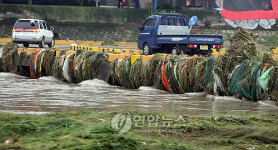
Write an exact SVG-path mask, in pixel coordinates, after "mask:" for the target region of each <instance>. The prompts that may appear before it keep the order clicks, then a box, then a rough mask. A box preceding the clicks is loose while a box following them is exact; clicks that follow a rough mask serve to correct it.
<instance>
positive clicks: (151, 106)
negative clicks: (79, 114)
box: [0, 73, 278, 115]
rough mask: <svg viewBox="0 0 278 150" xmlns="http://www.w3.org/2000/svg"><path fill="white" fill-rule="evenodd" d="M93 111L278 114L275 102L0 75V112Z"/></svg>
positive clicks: (88, 82) (101, 82)
mask: <svg viewBox="0 0 278 150" xmlns="http://www.w3.org/2000/svg"><path fill="white" fill-rule="evenodd" d="M80 109H89V110H94V111H158V112H167V113H174V114H190V115H191V114H193V115H212V114H214V115H216V114H225V113H229V112H250V111H251V112H254V113H278V107H277V106H276V105H275V104H274V102H272V101H267V100H264V101H260V102H247V101H241V100H238V99H235V98H233V97H216V96H208V95H206V94H205V93H188V94H169V93H167V92H165V91H161V90H157V89H155V88H152V87H140V88H139V89H136V90H129V89H125V88H122V87H118V86H111V85H109V84H107V83H105V82H103V81H100V80H90V81H84V82H82V83H80V84H69V83H65V82H61V81H59V80H58V79H56V78H54V77H41V78H40V79H30V78H27V77H23V76H19V75H15V74H12V73H0V110H1V112H11V113H35V114H41V113H47V112H61V111H68V110H80Z"/></svg>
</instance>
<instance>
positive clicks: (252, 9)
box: [216, 0, 278, 29]
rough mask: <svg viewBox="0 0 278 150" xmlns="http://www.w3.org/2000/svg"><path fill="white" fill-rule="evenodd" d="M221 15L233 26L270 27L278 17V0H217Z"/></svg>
mask: <svg viewBox="0 0 278 150" xmlns="http://www.w3.org/2000/svg"><path fill="white" fill-rule="evenodd" d="M216 4H217V6H218V7H219V8H221V12H220V13H221V15H222V16H223V17H224V18H225V21H226V22H227V23H228V24H230V25H231V26H232V27H234V28H236V27H241V28H246V29H255V28H256V27H257V26H258V25H260V26H261V27H263V28H265V29H270V28H271V26H272V25H274V24H275V23H276V20H275V19H278V0H216Z"/></svg>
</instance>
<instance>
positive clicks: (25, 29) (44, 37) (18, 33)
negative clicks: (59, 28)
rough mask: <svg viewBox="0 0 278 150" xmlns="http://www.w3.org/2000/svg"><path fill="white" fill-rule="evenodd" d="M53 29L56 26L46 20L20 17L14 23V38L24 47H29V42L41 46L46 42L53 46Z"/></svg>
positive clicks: (15, 41) (14, 40)
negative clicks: (50, 24)
mask: <svg viewBox="0 0 278 150" xmlns="http://www.w3.org/2000/svg"><path fill="white" fill-rule="evenodd" d="M53 30H54V28H53V27H52V26H49V25H48V24H47V23H46V21H44V20H38V19H19V20H17V21H16V23H15V25H14V28H13V33H12V40H13V42H14V43H19V44H23V46H24V47H28V46H29V44H39V47H40V48H43V47H44V45H45V44H47V45H48V47H53V46H54V45H55V41H54V34H53V32H52V31H53Z"/></svg>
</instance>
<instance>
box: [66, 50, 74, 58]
mask: <svg viewBox="0 0 278 150" xmlns="http://www.w3.org/2000/svg"><path fill="white" fill-rule="evenodd" d="M72 53H75V51H67V52H66V57H68V56H69V55H71V54H72Z"/></svg>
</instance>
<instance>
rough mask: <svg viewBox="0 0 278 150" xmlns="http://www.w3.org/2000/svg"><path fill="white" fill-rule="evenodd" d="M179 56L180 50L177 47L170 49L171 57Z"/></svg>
mask: <svg viewBox="0 0 278 150" xmlns="http://www.w3.org/2000/svg"><path fill="white" fill-rule="evenodd" d="M179 54H180V50H179V48H178V47H177V46H174V47H173V48H172V55H179Z"/></svg>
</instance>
